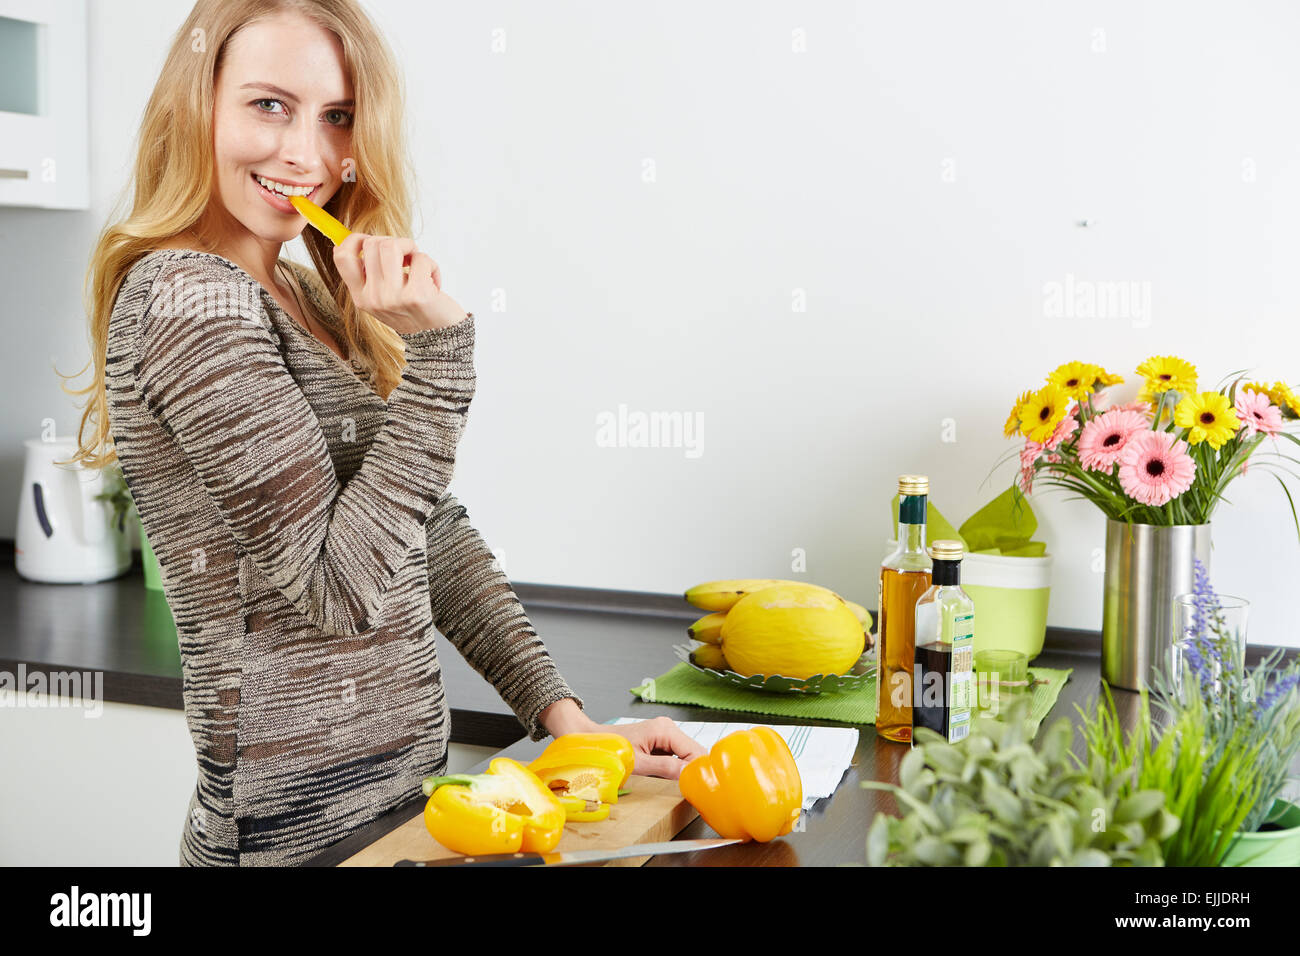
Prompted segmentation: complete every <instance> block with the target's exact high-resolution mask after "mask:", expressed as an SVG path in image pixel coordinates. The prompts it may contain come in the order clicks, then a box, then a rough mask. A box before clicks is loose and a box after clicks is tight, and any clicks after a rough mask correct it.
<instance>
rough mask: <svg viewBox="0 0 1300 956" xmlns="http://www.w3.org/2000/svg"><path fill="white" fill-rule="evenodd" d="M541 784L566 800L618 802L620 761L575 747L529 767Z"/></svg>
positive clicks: (596, 750) (591, 749)
mask: <svg viewBox="0 0 1300 956" xmlns="http://www.w3.org/2000/svg"><path fill="white" fill-rule="evenodd" d="M528 769H529V770H531V771H532V772H533V773H535V774H537V776H538V778H539V779H540V780H541V781H542V783H544V784H546V786H547V787H549V788H550V789H551V790H553V791H555V792H556V793H559V794H561V795H563V796H567V797H580V798H581V799H583V800H597V801H599V802H601V803H618V787H619V783H620V782H621V781H622V779H623V761H622V760H620V759H619V757H618V755H617V754H614V753H611V752H610V751H608V750H601V749H599V748H594V747H588V748H576V749H573V750H565V751H561V752H558V753H554V754H550V755H547V754H545V753H543V754H542V755H541V756H540V757H538V758H537V759H536V760H534V761H533V762H532V763H530V764H529V765H528Z"/></svg>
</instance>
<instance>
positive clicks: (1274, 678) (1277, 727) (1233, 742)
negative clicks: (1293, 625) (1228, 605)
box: [1151, 561, 1300, 832]
mask: <svg viewBox="0 0 1300 956" xmlns="http://www.w3.org/2000/svg"><path fill="white" fill-rule="evenodd" d="M1193 593H1194V600H1193V606H1194V609H1193V614H1192V633H1191V635H1190V636H1189V637H1188V638H1187V639H1186V641H1185V642H1184V643H1183V645H1182V649H1183V660H1184V661H1185V668H1184V671H1185V672H1184V674H1183V675H1182V676H1181V679H1180V680H1179V681H1175V680H1174V675H1172V674H1170V673H1169V671H1168V669H1166V668H1160V669H1159V670H1158V672H1157V673H1156V675H1155V677H1154V678H1153V680H1152V682H1151V685H1152V699H1153V701H1154V702H1155V704H1156V706H1158V707H1159V708H1160V709H1161V710H1163V711H1164V712H1165V713H1167V714H1169V715H1170V717H1171V718H1174V719H1176V718H1177V717H1178V715H1180V714H1182V713H1184V712H1185V711H1187V710H1188V708H1189V707H1199V706H1200V704H1201V703H1202V702H1203V704H1204V709H1205V717H1206V723H1205V743H1206V745H1207V747H1208V754H1207V756H1208V759H1207V761H1206V773H1210V772H1212V771H1213V770H1214V768H1215V767H1216V766H1217V765H1219V764H1220V763H1221V762H1223V761H1224V760H1225V759H1228V758H1229V757H1230V756H1231V754H1230V753H1229V750H1232V751H1238V752H1240V751H1246V752H1251V753H1255V754H1256V756H1255V766H1254V769H1255V770H1256V771H1257V772H1258V774H1259V776H1260V778H1261V787H1260V790H1259V796H1258V799H1257V801H1256V802H1255V803H1254V805H1253V806H1252V807H1251V808H1250V810H1249V811H1248V813H1247V814H1246V817H1245V819H1244V821H1243V823H1242V827H1241V829H1242V830H1244V831H1246V832H1253V831H1255V830H1258V829H1259V828H1260V827H1261V826H1263V825H1264V824H1266V823H1268V822H1269V814H1270V810H1271V809H1272V807H1273V804H1274V802H1275V800H1276V799H1277V797H1278V796H1279V795H1280V794H1281V793H1282V790H1283V788H1284V787H1285V786H1286V783H1287V781H1288V780H1290V779H1292V778H1291V776H1290V772H1289V771H1290V767H1291V764H1292V762H1293V761H1294V760H1295V757H1296V754H1297V753H1300V689H1298V687H1300V658H1297V659H1295V660H1293V661H1291V663H1290V664H1288V665H1286V666H1284V667H1279V666H1278V664H1279V661H1280V660H1281V659H1282V657H1283V655H1284V653H1285V652H1284V650H1283V649H1282V648H1278V649H1276V650H1275V651H1274V652H1273V653H1271V654H1270V655H1269V656H1268V657H1266V658H1265V659H1264V660H1262V661H1261V662H1260V663H1259V664H1257V665H1256V666H1255V667H1254V668H1251V669H1247V667H1246V662H1245V658H1244V654H1243V651H1242V648H1241V646H1240V644H1239V643H1238V642H1237V641H1236V640H1234V639H1233V638H1232V636H1231V635H1229V634H1228V633H1227V626H1226V623H1225V621H1224V615H1223V608H1222V604H1221V603H1220V601H1219V597H1218V595H1217V594H1215V592H1214V589H1213V587H1212V586H1211V585H1210V577H1209V574H1208V573H1207V571H1206V569H1205V566H1204V565H1202V564H1201V562H1200V561H1197V562H1196V583H1195V588H1194V592H1193Z"/></svg>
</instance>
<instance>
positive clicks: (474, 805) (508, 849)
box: [422, 757, 566, 856]
mask: <svg viewBox="0 0 1300 956" xmlns="http://www.w3.org/2000/svg"><path fill="white" fill-rule="evenodd" d="M422 787H423V790H424V793H425V794H427V795H428V797H429V801H428V802H427V803H426V804H425V805H424V825H425V827H426V828H427V829H428V831H429V834H430V835H431V836H432V837H433V838H434V839H435V840H437V841H438V842H439V843H441V844H442V845H443V846H445V847H446V848H447V849H449V850H455V851H456V852H457V853H464V854H467V855H469V856H478V855H482V854H487V853H518V852H520V851H523V852H525V853H549V852H550V851H551V850H554V849H555V845H556V844H557V843H559V842H560V837H561V836H562V835H563V833H564V821H565V815H566V814H565V807H564V805H563V804H562V803H560V800H559V798H558V797H557V796H556V795H555V794H553V793H552V792H551V791H550V790H549V789H548V788H547V787H546V785H545V784H543V783H542V781H541V780H539V779H538V778H537V775H536V774H534V773H532V772H531V771H530V770H529V769H528V768H527V767H525V766H524V765H523V764H521V763H520V762H519V761H517V760H511V759H510V758H509V757H497V758H495V759H494V760H493V761H492V762H491V763H490V764H488V769H487V773H480V774H473V775H467V774H452V775H449V776H445V777H425V778H424V781H423V783H422Z"/></svg>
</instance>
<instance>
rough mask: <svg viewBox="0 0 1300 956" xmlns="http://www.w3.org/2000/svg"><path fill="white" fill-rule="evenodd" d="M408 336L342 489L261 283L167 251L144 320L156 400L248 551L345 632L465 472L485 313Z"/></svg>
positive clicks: (141, 360) (371, 605) (363, 625)
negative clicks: (396, 375) (458, 459)
mask: <svg viewBox="0 0 1300 956" xmlns="http://www.w3.org/2000/svg"><path fill="white" fill-rule="evenodd" d="M402 338H403V340H404V342H405V346H406V367H405V368H404V370H403V372H402V379H401V382H400V383H399V384H398V385H397V387H396V388H394V389H393V391H392V393H391V395H390V396H389V399H388V415H387V420H386V422H385V424H384V426H383V427H382V428H381V429H380V431H379V432H378V433H377V435H376V436H375V439H374V441H373V443H372V445H371V447H370V449H369V451H368V453H367V454H366V457H365V460H364V462H363V463H362V465H361V467H360V469H359V470H358V471H357V473H356V474H355V475H354V476H353V477H352V479H351V480H350V481H349V482H348V483H347V486H346V487H341V486H340V484H339V481H338V478H337V476H336V475H335V472H334V466H333V463H332V461H331V459H330V457H329V453H328V449H327V446H326V443H325V437H324V434H323V433H322V431H321V427H320V423H319V421H318V420H317V419H316V416H315V414H314V412H313V411H312V409H311V406H310V405H309V404H308V402H307V399H306V397H305V396H304V395H303V393H302V390H301V388H300V387H299V385H298V383H297V382H296V381H295V380H294V378H293V376H292V375H291V374H290V372H289V370H288V369H287V368H286V366H285V364H284V359H283V357H282V356H281V354H280V351H279V348H278V345H277V342H276V339H275V337H274V332H273V329H272V327H271V326H270V321H269V319H268V318H267V316H266V314H265V304H264V302H263V301H262V290H261V287H260V286H259V285H258V284H257V283H256V282H255V281H253V280H251V279H248V278H242V279H241V278H232V277H231V276H227V275H222V274H220V273H217V274H214V273H213V272H212V271H211V270H210V268H208V269H205V268H204V266H203V265H202V264H201V263H195V262H194V261H193V260H188V259H184V258H181V259H177V260H173V261H168V262H165V263H164V264H163V266H162V267H161V268H160V270H159V273H158V275H157V276H156V277H155V279H154V281H153V285H152V287H151V288H150V295H149V300H148V301H147V303H146V306H145V309H144V312H143V314H142V316H141V318H140V319H139V322H138V323H137V326H136V337H135V342H134V347H135V355H134V359H135V370H134V371H135V377H136V382H137V385H138V388H139V392H140V395H141V398H142V400H143V403H144V405H145V407H146V408H147V409H148V410H149V412H150V413H151V414H152V415H153V417H154V418H155V419H156V420H157V421H158V423H159V424H160V425H161V426H162V428H163V429H164V430H165V431H166V432H167V433H168V434H169V435H170V436H171V437H172V439H173V440H174V441H175V442H176V444H177V445H178V446H179V447H180V449H181V451H182V452H183V454H184V455H185V457H186V458H187V459H188V461H189V463H190V465H191V466H192V467H193V469H194V471H195V473H196V474H197V476H198V478H199V480H200V481H201V482H202V484H203V487H204V488H205V489H206V491H207V493H208V495H209V496H210V497H211V499H212V501H213V503H214V504H215V506H216V508H217V510H218V511H219V512H220V514H221V517H222V520H223V521H224V523H225V524H226V526H227V527H228V528H229V529H230V531H231V534H232V535H233V536H234V538H235V540H236V542H237V543H238V544H239V546H240V547H241V548H242V549H243V550H244V551H245V552H246V553H247V554H249V555H250V556H251V557H252V559H253V561H254V562H255V563H256V565H257V566H258V568H260V569H261V571H262V572H263V573H264V574H265V575H266V576H267V578H268V580H269V581H270V582H271V583H272V584H274V586H275V587H276V588H277V589H278V590H279V591H280V592H281V593H282V594H283V595H284V596H285V598H286V599H287V600H288V601H289V602H290V603H292V604H293V605H294V607H296V608H297V609H298V610H299V611H300V612H301V613H302V614H303V615H304V616H305V617H306V618H307V619H308V620H310V621H311V622H312V623H313V624H314V625H316V626H317V627H319V628H320V629H321V630H322V631H324V632H325V633H327V634H331V635H356V634H361V633H364V632H366V631H367V630H370V629H371V627H372V623H371V622H372V620H373V619H374V618H375V616H376V615H377V613H378V611H379V610H380V608H381V607H382V605H383V601H384V597H385V594H386V592H387V591H388V590H389V588H390V586H391V585H392V583H393V580H394V578H395V576H396V574H397V572H398V570H399V569H400V568H401V566H402V564H403V563H404V560H405V558H406V556H407V555H409V554H410V552H411V551H412V550H413V549H415V548H416V547H418V546H419V544H420V540H421V535H423V534H425V522H426V521H427V519H428V516H429V515H430V513H431V512H432V511H433V509H434V506H435V505H436V504H437V502H438V499H439V498H440V497H441V496H442V494H443V493H444V491H445V490H446V487H447V485H448V484H449V483H450V481H451V477H452V469H453V465H454V460H455V453H456V447H457V444H458V443H459V441H460V436H461V433H462V431H463V428H464V425H465V421H466V417H467V414H468V410H469V404H470V401H471V399H472V397H473V393H474V388H475V384H476V378H475V370H474V364H473V350H474V319H473V316H469V317H468V318H466V319H464V320H462V321H461V322H460V323H459V324H457V325H454V326H451V327H449V328H445V329H430V330H424V331H420V332H414V333H408V334H405V335H403V336H402Z"/></svg>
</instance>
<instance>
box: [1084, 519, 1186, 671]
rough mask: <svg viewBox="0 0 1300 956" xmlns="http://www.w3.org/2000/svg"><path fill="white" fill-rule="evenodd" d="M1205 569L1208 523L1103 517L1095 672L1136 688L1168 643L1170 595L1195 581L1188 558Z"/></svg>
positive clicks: (1171, 614) (1170, 634) (1171, 620)
mask: <svg viewBox="0 0 1300 956" xmlns="http://www.w3.org/2000/svg"><path fill="white" fill-rule="evenodd" d="M1197 558H1199V559H1200V561H1201V563H1202V564H1203V565H1205V568H1206V571H1207V572H1208V570H1209V568H1210V526H1209V524H1180V525H1172V526H1161V525H1151V524H1127V523H1125V522H1123V521H1115V520H1114V519H1110V518H1108V519H1107V520H1106V589H1105V597H1104V607H1103V613H1102V626H1101V676H1102V678H1103V679H1104V680H1105V681H1106V683H1108V684H1110V685H1111V686H1112V687H1122V688H1125V689H1126V690H1141V689H1142V688H1143V687H1144V686H1147V685H1149V683H1150V680H1151V676H1152V674H1153V673H1154V669H1155V668H1156V667H1157V666H1159V665H1160V664H1162V662H1164V661H1166V660H1167V659H1168V655H1169V649H1170V647H1171V646H1172V645H1173V628H1174V598H1175V597H1176V596H1177V595H1179V594H1186V593H1187V592H1188V591H1191V590H1192V589H1193V587H1194V585H1195V582H1196V567H1195V565H1194V563H1193V559H1197Z"/></svg>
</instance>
